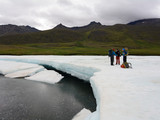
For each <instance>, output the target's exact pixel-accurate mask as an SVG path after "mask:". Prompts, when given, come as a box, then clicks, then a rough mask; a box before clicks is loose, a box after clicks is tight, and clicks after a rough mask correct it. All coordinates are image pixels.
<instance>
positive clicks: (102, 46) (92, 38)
mask: <svg viewBox="0 0 160 120" xmlns="http://www.w3.org/2000/svg"><path fill="white" fill-rule="evenodd" d="M159 33H160V28H159V27H155V26H154V27H153V26H129V25H128V26H127V25H115V26H110V27H109V26H108V27H102V28H99V29H94V30H88V31H87V30H86V31H85V32H82V31H78V30H76V31H73V30H68V29H58V30H48V31H44V32H39V33H32V34H22V35H12V36H3V37H1V38H0V47H1V49H0V54H12V55H28V54H31V55H33V54H45V55H46V54H47V55H49V54H54V55H106V54H107V52H108V49H110V48H119V49H121V48H123V47H128V48H129V53H130V54H136V55H160V35H159Z"/></svg>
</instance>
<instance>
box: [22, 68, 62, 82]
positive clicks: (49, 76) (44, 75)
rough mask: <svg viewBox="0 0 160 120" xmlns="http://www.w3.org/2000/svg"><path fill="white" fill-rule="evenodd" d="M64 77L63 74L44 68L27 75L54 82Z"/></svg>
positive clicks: (34, 78)
mask: <svg viewBox="0 0 160 120" xmlns="http://www.w3.org/2000/svg"><path fill="white" fill-rule="evenodd" d="M62 78H63V76H62V75H60V74H59V73H57V72H55V71H53V70H44V71H41V72H38V73H37V74H35V75H32V76H30V77H26V78H25V79H28V80H33V81H40V82H45V83H50V84H54V83H57V82H59V81H60V80H61V79H62Z"/></svg>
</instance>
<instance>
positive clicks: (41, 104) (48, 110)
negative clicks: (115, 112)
mask: <svg viewBox="0 0 160 120" xmlns="http://www.w3.org/2000/svg"><path fill="white" fill-rule="evenodd" d="M63 76H64V74H63ZM83 108H87V109H90V110H91V111H95V109H96V101H95V98H94V96H93V92H92V89H91V87H90V84H89V83H86V82H83V81H81V80H79V79H77V78H75V77H72V76H70V75H65V77H64V78H63V79H62V80H61V81H60V82H59V83H57V84H54V85H51V84H46V83H40V82H34V81H28V80H24V79H10V78H5V77H3V76H0V119H1V120H22V119H23V120H71V119H72V117H73V116H74V115H75V114H77V113H78V112H79V111H80V110H81V109H83Z"/></svg>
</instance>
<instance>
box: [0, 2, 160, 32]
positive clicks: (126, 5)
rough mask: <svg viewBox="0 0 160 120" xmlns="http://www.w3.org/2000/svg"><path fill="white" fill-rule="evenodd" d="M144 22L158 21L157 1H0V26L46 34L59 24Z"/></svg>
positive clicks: (158, 4) (159, 11)
mask: <svg viewBox="0 0 160 120" xmlns="http://www.w3.org/2000/svg"><path fill="white" fill-rule="evenodd" d="M144 18H160V0H0V25H3V24H16V25H30V26H32V27H36V28H38V29H40V30H46V29H51V28H53V27H55V26H56V25H57V24H59V23H62V24H63V25H65V26H68V27H73V26H82V25H87V24H89V23H90V22H91V21H96V22H101V23H102V24H104V25H113V24H117V23H128V22H131V21H134V20H138V19H144Z"/></svg>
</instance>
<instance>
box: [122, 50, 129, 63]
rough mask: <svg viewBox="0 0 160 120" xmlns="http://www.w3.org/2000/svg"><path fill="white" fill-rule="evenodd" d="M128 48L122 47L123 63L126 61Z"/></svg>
mask: <svg viewBox="0 0 160 120" xmlns="http://www.w3.org/2000/svg"><path fill="white" fill-rule="evenodd" d="M127 51H128V49H127V48H123V49H122V55H123V63H125V62H127V55H128V52H127Z"/></svg>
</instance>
